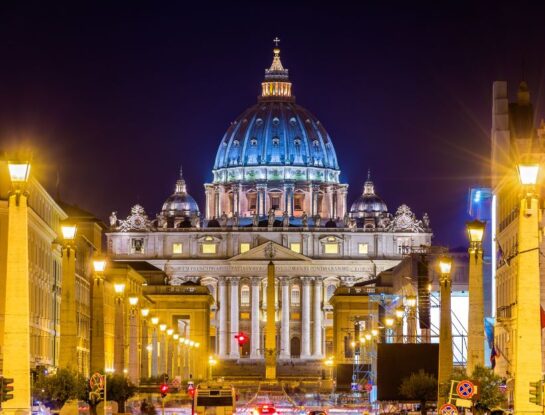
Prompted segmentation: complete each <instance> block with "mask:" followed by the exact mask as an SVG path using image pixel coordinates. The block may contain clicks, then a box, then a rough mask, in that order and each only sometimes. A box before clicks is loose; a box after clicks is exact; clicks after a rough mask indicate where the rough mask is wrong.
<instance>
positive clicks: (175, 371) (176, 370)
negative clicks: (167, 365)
mask: <svg viewBox="0 0 545 415" xmlns="http://www.w3.org/2000/svg"><path fill="white" fill-rule="evenodd" d="M178 338H179V337H178V335H177V334H175V335H174V337H173V339H172V377H173V378H175V377H176V376H179V375H180V355H179V353H178V350H179V348H180V342H179V341H178Z"/></svg>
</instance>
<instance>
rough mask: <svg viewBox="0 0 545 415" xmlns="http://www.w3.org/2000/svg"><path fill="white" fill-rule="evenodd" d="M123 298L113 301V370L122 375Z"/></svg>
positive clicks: (123, 341)
mask: <svg viewBox="0 0 545 415" xmlns="http://www.w3.org/2000/svg"><path fill="white" fill-rule="evenodd" d="M124 300H125V298H124V297H123V294H121V295H120V296H118V297H117V298H116V299H115V340H114V370H115V371H116V373H124V372H123V371H124V369H125V301H124Z"/></svg>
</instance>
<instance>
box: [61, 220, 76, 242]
mask: <svg viewBox="0 0 545 415" xmlns="http://www.w3.org/2000/svg"><path fill="white" fill-rule="evenodd" d="M76 231H77V226H76V225H73V224H64V225H61V233H62V238H63V239H64V240H65V241H72V240H74V238H75V237H76Z"/></svg>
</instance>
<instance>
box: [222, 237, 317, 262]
mask: <svg viewBox="0 0 545 415" xmlns="http://www.w3.org/2000/svg"><path fill="white" fill-rule="evenodd" d="M268 260H273V261H311V259H310V258H309V257H307V256H305V255H302V254H298V253H297V252H293V251H292V250H291V249H288V248H286V247H284V246H282V245H279V244H277V243H275V242H272V241H267V242H264V243H262V244H261V245H258V246H256V247H255V248H252V249H250V250H249V251H247V252H244V253H243V254H239V255H236V256H234V257H232V258H229V261H268Z"/></svg>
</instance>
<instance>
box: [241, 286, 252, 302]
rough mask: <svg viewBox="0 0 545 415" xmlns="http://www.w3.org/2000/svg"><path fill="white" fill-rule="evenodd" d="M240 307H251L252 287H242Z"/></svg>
mask: <svg viewBox="0 0 545 415" xmlns="http://www.w3.org/2000/svg"><path fill="white" fill-rule="evenodd" d="M240 305H244V306H248V305H250V287H249V286H247V285H243V286H242V287H240Z"/></svg>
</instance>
